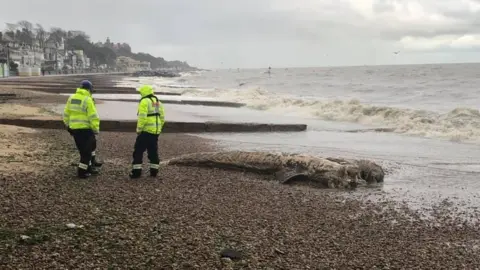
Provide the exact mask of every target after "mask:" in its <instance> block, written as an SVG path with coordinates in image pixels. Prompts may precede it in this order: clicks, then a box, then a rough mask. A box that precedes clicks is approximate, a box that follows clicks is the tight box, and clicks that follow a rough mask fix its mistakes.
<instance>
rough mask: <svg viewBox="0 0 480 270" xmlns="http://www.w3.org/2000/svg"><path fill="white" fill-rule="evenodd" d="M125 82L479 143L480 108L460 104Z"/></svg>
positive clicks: (166, 80) (163, 81)
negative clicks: (384, 102)
mask: <svg viewBox="0 0 480 270" xmlns="http://www.w3.org/2000/svg"><path fill="white" fill-rule="evenodd" d="M183 82H186V81H185V80H184V81H183ZM124 83H125V84H130V85H131V86H138V85H139V84H140V83H150V84H153V85H155V86H156V87H157V90H159V91H162V89H163V90H165V89H168V91H171V92H177V93H181V94H182V95H184V96H193V97H209V98H216V99H221V100H224V101H231V102H240V103H245V104H247V107H249V108H252V109H256V110H264V111H274V112H278V113H281V114H290V115H292V114H293V115H298V116H302V117H310V118H311V117H313V118H317V119H321V120H329V121H345V122H355V123H360V124H365V125H372V126H380V127H382V128H387V129H385V130H388V131H392V132H395V133H402V134H409V135H417V136H422V137H435V138H443V139H449V140H451V141H463V142H477V143H480V112H479V110H477V109H473V108H464V107H459V108H455V109H453V110H451V111H449V112H447V113H438V112H433V111H428V110H415V109H407V108H398V107H389V106H377V105H369V104H362V103H361V102H360V101H359V100H357V99H350V100H321V99H319V98H316V97H312V96H310V97H299V96H295V95H279V94H278V93H274V92H269V91H266V90H264V89H261V88H258V87H245V88H243V87H242V89H216V88H210V89H199V88H194V86H191V85H178V79H177V80H172V79H171V78H152V77H145V78H140V80H138V79H137V80H135V81H134V80H131V81H128V82H127V81H124Z"/></svg>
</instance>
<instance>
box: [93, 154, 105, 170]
mask: <svg viewBox="0 0 480 270" xmlns="http://www.w3.org/2000/svg"><path fill="white" fill-rule="evenodd" d="M102 165H103V163H102V162H99V161H97V159H96V158H95V156H92V166H93V167H97V168H100V167H102Z"/></svg>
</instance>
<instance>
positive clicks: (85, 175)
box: [77, 168, 91, 179]
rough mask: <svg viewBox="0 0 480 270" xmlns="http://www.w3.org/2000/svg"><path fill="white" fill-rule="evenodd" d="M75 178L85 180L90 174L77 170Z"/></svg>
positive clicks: (80, 169)
mask: <svg viewBox="0 0 480 270" xmlns="http://www.w3.org/2000/svg"><path fill="white" fill-rule="evenodd" d="M77 176H78V177H79V178H81V179H86V178H89V177H90V176H91V174H90V173H89V172H88V170H84V169H82V168H78V169H77Z"/></svg>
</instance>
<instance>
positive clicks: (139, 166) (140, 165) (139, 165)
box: [132, 164, 142, 170]
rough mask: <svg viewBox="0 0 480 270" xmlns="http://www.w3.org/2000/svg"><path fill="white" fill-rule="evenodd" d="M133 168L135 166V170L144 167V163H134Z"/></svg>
mask: <svg viewBox="0 0 480 270" xmlns="http://www.w3.org/2000/svg"><path fill="white" fill-rule="evenodd" d="M132 168H133V169H134V170H138V169H142V164H133V165H132Z"/></svg>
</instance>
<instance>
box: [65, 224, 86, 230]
mask: <svg viewBox="0 0 480 270" xmlns="http://www.w3.org/2000/svg"><path fill="white" fill-rule="evenodd" d="M66 226H67V228H69V229H81V228H83V227H84V226H83V225H76V224H74V223H67V224H66Z"/></svg>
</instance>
